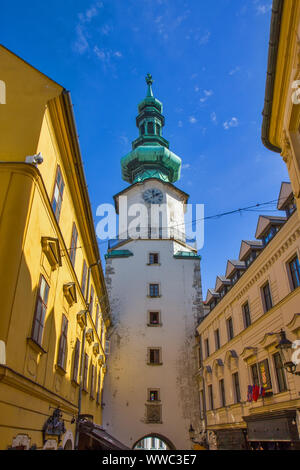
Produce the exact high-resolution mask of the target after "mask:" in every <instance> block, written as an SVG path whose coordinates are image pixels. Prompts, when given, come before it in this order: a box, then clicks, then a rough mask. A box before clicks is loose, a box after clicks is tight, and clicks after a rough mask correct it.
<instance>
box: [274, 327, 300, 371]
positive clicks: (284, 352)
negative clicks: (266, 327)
mask: <svg viewBox="0 0 300 470" xmlns="http://www.w3.org/2000/svg"><path fill="white" fill-rule="evenodd" d="M279 335H280V341H279V343H278V345H277V346H276V349H278V350H279V352H280V355H281V359H282V363H283V367H284V368H285V370H286V371H287V372H289V373H290V374H293V375H300V372H297V371H296V369H297V364H296V363H295V362H293V361H292V354H293V343H292V342H291V341H290V340H288V339H287V337H286V333H285V331H284V330H280V333H279Z"/></svg>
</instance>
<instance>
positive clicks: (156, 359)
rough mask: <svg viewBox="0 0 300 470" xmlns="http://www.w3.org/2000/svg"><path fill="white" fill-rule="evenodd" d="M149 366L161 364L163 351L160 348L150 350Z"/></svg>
mask: <svg viewBox="0 0 300 470" xmlns="http://www.w3.org/2000/svg"><path fill="white" fill-rule="evenodd" d="M149 364H161V351H160V349H159V348H155V349H154V348H153V349H152V348H151V349H149Z"/></svg>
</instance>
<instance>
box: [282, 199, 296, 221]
mask: <svg viewBox="0 0 300 470" xmlns="http://www.w3.org/2000/svg"><path fill="white" fill-rule="evenodd" d="M295 210H296V202H295V199H294V198H293V200H292V201H291V202H290V203H289V205H288V206H287V207H286V209H285V212H286V216H287V217H290V216H291V215H292V214H293V213H294V212H295Z"/></svg>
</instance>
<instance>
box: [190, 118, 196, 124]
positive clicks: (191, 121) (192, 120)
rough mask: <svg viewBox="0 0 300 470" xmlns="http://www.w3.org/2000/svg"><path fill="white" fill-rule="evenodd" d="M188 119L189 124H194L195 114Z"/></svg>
mask: <svg viewBox="0 0 300 470" xmlns="http://www.w3.org/2000/svg"><path fill="white" fill-rule="evenodd" d="M189 121H190V123H191V124H196V122H197V119H196V118H195V116H190V118H189Z"/></svg>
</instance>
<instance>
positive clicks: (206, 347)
mask: <svg viewBox="0 0 300 470" xmlns="http://www.w3.org/2000/svg"><path fill="white" fill-rule="evenodd" d="M204 345H205V355H206V357H209V341H208V338H206V339H205V340H204Z"/></svg>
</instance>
